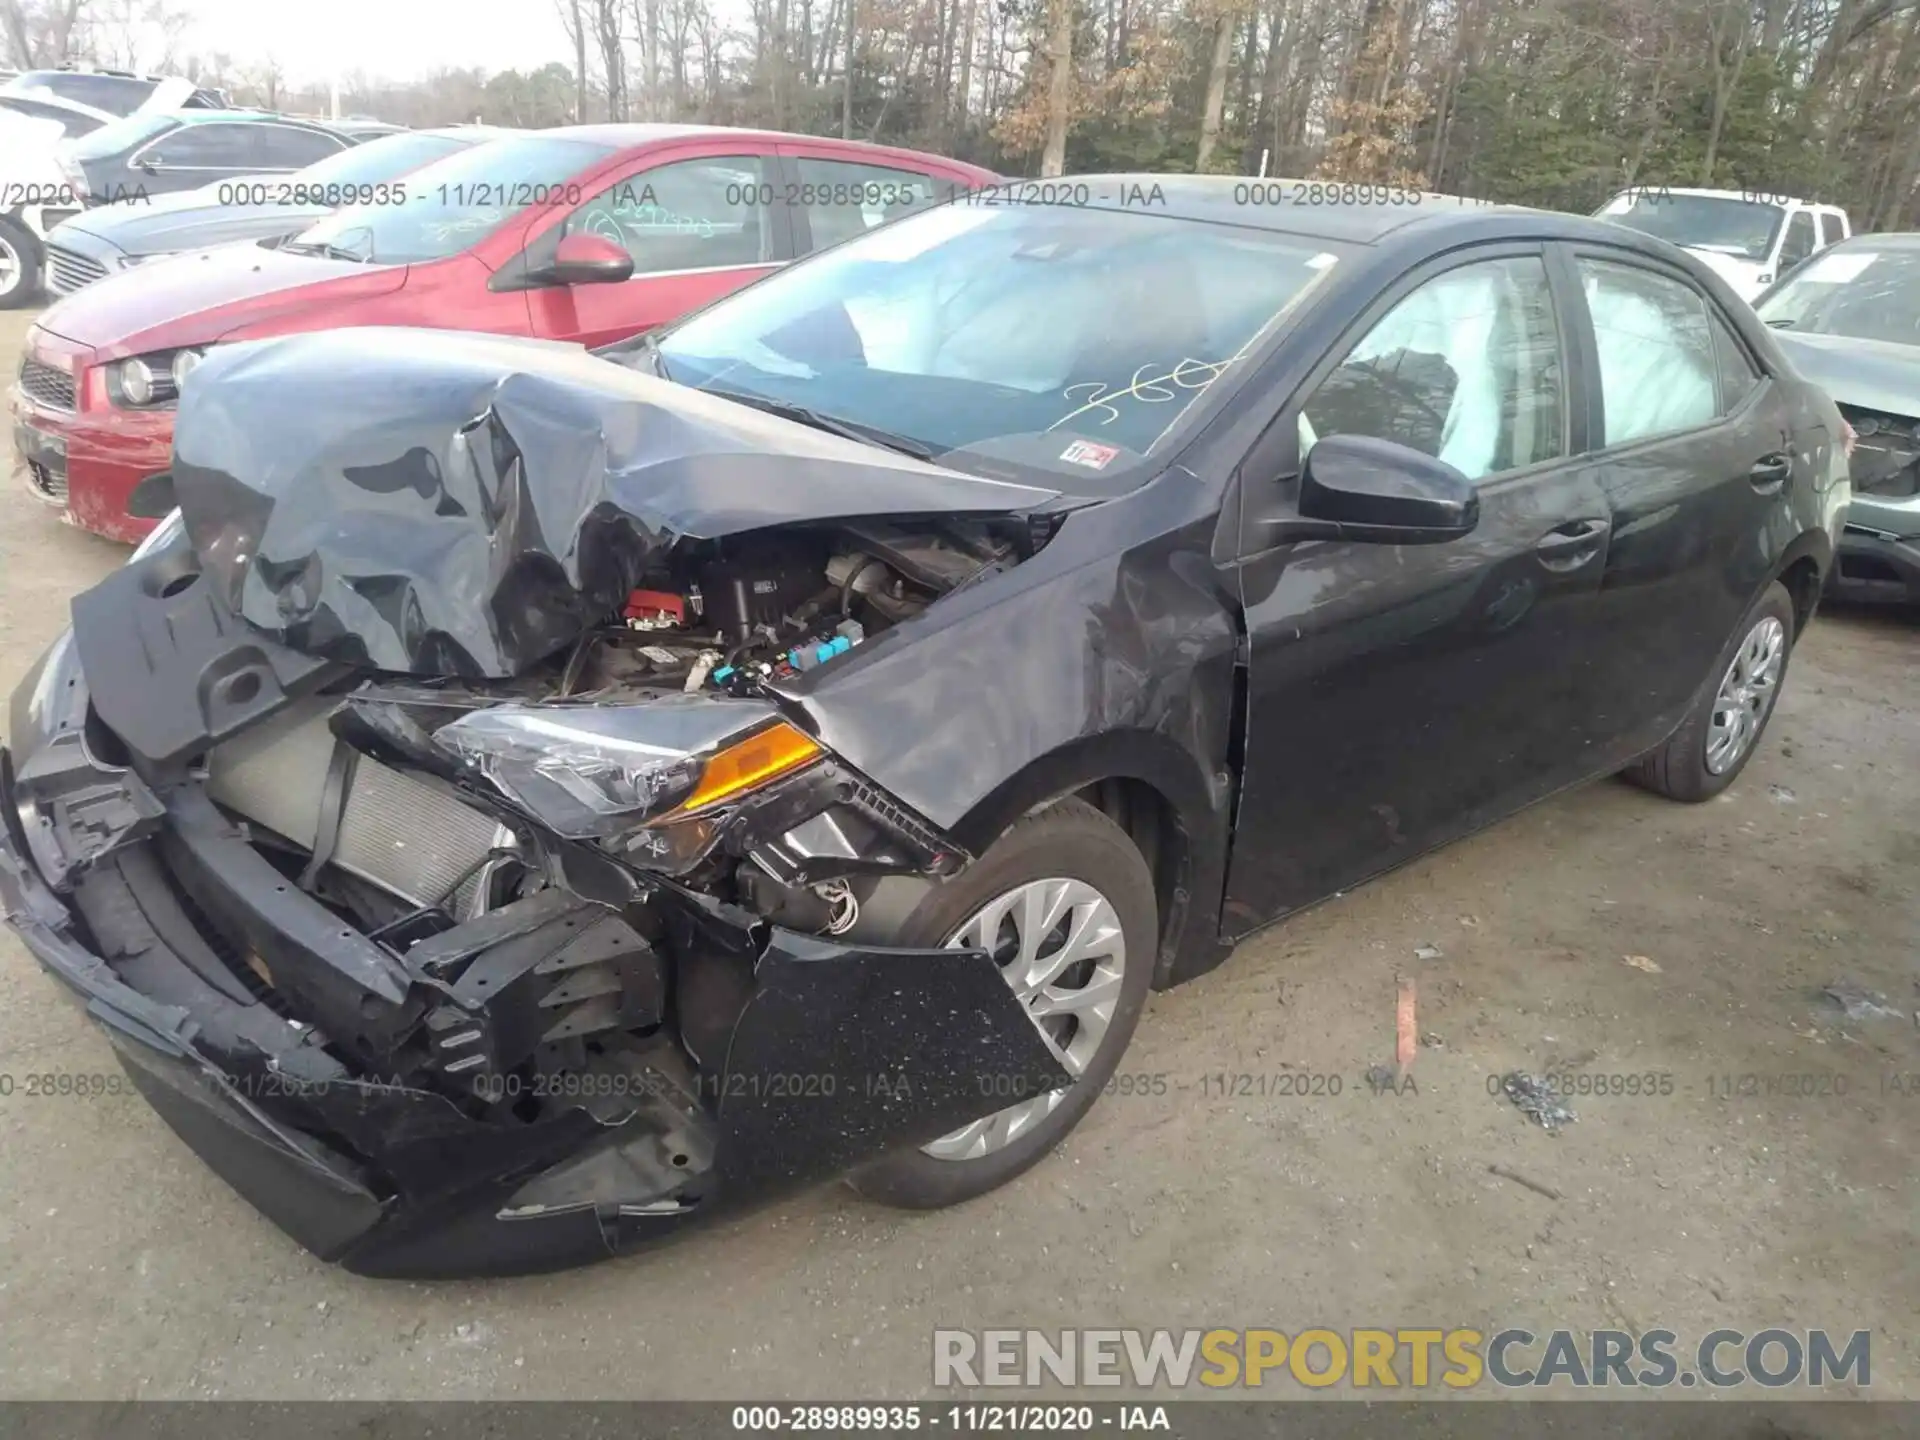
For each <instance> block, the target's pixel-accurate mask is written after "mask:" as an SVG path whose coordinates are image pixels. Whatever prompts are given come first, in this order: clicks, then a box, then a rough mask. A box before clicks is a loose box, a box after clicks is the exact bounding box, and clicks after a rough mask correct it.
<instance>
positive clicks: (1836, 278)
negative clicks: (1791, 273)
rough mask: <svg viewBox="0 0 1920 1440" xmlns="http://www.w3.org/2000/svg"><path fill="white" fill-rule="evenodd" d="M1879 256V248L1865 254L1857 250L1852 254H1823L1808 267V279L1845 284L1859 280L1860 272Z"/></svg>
mask: <svg viewBox="0 0 1920 1440" xmlns="http://www.w3.org/2000/svg"><path fill="white" fill-rule="evenodd" d="M1879 258H1880V254H1879V252H1878V251H1877V250H1869V251H1867V252H1866V253H1865V254H1864V255H1863V254H1861V253H1860V252H1859V251H1857V250H1856V251H1854V252H1853V253H1852V254H1851V255H1822V256H1821V257H1820V258H1819V259H1818V260H1816V261H1814V262H1813V264H1812V265H1811V266H1809V267H1808V269H1807V279H1809V280H1817V281H1819V282H1820V283H1821V284H1822V285H1845V284H1846V283H1847V282H1848V281H1850V280H1858V279H1859V278H1860V272H1861V271H1863V270H1865V269H1866V268H1867V267H1868V266H1869V265H1871V264H1873V262H1874V261H1876V260H1878V259H1879Z"/></svg>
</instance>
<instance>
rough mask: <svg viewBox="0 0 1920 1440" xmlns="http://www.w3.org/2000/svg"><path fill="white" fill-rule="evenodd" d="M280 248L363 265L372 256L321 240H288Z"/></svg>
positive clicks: (292, 252) (296, 253) (299, 253)
mask: <svg viewBox="0 0 1920 1440" xmlns="http://www.w3.org/2000/svg"><path fill="white" fill-rule="evenodd" d="M280 248H281V249H282V250H284V251H286V252H288V253H290V254H293V255H324V256H325V257H326V258H327V259H329V260H346V261H350V262H351V263H353V264H355V265H364V264H366V263H367V262H368V261H369V260H371V259H372V258H373V257H372V256H371V255H362V254H361V253H360V252H359V251H357V250H349V249H347V248H346V247H345V246H343V245H329V244H327V243H326V242H325V241H321V240H310V241H307V242H305V243H302V242H300V241H297V240H289V241H288V242H287V243H286V244H284V245H282V246H281V247H280Z"/></svg>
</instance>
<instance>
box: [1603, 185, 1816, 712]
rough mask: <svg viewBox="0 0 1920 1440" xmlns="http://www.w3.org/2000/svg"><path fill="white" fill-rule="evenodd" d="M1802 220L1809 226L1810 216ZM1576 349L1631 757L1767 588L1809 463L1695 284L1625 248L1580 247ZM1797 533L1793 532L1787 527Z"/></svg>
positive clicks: (1741, 348) (1736, 339) (1614, 694)
mask: <svg viewBox="0 0 1920 1440" xmlns="http://www.w3.org/2000/svg"><path fill="white" fill-rule="evenodd" d="M1795 218H1796V219H1807V220H1808V224H1809V225H1811V223H1812V222H1811V220H1810V219H1808V217H1807V216H1806V214H1805V212H1801V213H1800V214H1799V215H1798V216H1796V217H1795ZM1570 262H1571V264H1572V265H1573V267H1574V269H1575V272H1576V273H1577V275H1578V277H1579V281H1580V289H1581V294H1582V298H1583V302H1584V303H1583V304H1582V305H1581V306H1580V307H1579V308H1578V310H1577V311H1576V314H1575V321H1576V324H1575V336H1574V339H1575V343H1576V345H1577V346H1578V347H1579V348H1580V349H1582V350H1583V351H1585V352H1586V353H1587V354H1588V356H1589V362H1588V363H1589V364H1590V365H1591V367H1592V369H1593V371H1594V373H1595V374H1596V375H1597V376H1598V380H1599V384H1598V387H1597V394H1596V396H1595V400H1596V402H1597V405H1598V407H1599V408H1598V411H1597V413H1596V414H1595V415H1594V416H1593V417H1592V424H1591V431H1592V435H1593V451H1592V453H1591V455H1590V456H1589V457H1588V460H1587V463H1588V464H1589V465H1591V467H1592V468H1593V472H1594V474H1595V476H1596V478H1597V479H1598V480H1599V482H1600V484H1601V485H1602V486H1603V487H1604V488H1605V490H1606V494H1607V501H1608V506H1609V509H1610V512H1611V515H1612V520H1613V542H1612V544H1611V545H1610V546H1609V547H1608V550H1607V556H1606V577H1605V583H1604V585H1603V600H1604V605H1603V608H1604V612H1605V618H1606V623H1607V625H1608V627H1609V629H1610V630H1612V631H1613V633H1614V634H1615V636H1616V637H1617V640H1618V641H1619V643H1618V644H1616V645H1615V646H1612V647H1610V648H1608V649H1607V650H1605V651H1602V652H1600V655H1599V658H1600V659H1601V660H1602V661H1603V663H1604V664H1605V665H1606V667H1607V670H1608V672H1609V674H1610V676H1611V679H1610V681H1609V683H1608V685H1607V692H1608V701H1607V703H1609V704H1610V705H1613V706H1617V707H1619V708H1620V711H1621V714H1622V717H1623V719H1625V720H1627V721H1630V723H1631V727H1632V734H1631V735H1630V736H1629V737H1628V739H1627V740H1626V742H1625V746H1626V748H1627V749H1630V750H1631V749H1634V748H1635V747H1636V746H1637V748H1638V749H1640V750H1645V749H1648V748H1651V747H1652V746H1653V745H1655V744H1658V743H1659V742H1660V741H1662V740H1664V739H1665V738H1666V736H1667V735H1668V734H1670V733H1671V732H1672V730H1673V727H1674V726H1675V725H1677V724H1678V723H1679V721H1680V719H1681V717H1682V715H1683V714H1684V713H1685V711H1686V709H1687V707H1688V705H1689V704H1690V703H1691V701H1692V699H1693V697H1694V695H1695V694H1696V693H1697V691H1698V689H1699V687H1700V686H1701V684H1702V683H1704V681H1705V680H1706V678H1707V671H1708V669H1709V668H1710V667H1711V666H1712V664H1713V661H1714V659H1715V657H1716V656H1717V655H1718V654H1719V652H1720V649H1721V647H1722V646H1723V645H1724V644H1725V643H1726V641H1727V637H1728V636H1729V635H1731V634H1732V632H1733V627H1734V625H1735V624H1736V623H1737V622H1738V620H1739V619H1740V617H1741V615H1742V614H1743V613H1744V612H1745V610H1746V608H1747V606H1748V605H1749V604H1750V603H1752V600H1753V597H1754V596H1755V595H1756V594H1758V593H1759V588H1760V586H1761V585H1762V584H1763V583H1764V581H1765V579H1766V577H1767V575H1768V573H1769V567H1770V563H1771V561H1770V557H1771V555H1772V554H1773V552H1774V549H1775V548H1776V546H1775V544H1774V543H1770V542H1769V538H1768V537H1769V535H1770V534H1771V533H1772V532H1773V529H1774V527H1776V526H1779V525H1786V526H1789V527H1791V525H1792V520H1791V515H1790V509H1791V505H1792V500H1793V494H1794V491H1795V489H1796V488H1797V487H1801V486H1806V485H1810V484H1812V483H1813V479H1814V474H1813V466H1814V463H1815V461H1814V458H1813V457H1812V456H1811V455H1810V454H1805V453H1800V452H1799V450H1797V449H1796V447H1795V446H1794V445H1793V444H1792V443H1791V427H1792V418H1791V401H1790V397H1789V396H1788V395H1787V393H1786V391H1785V389H1784V388H1783V387H1782V386H1781V385H1780V384H1778V383H1777V382H1775V381H1774V380H1772V379H1771V378H1769V377H1768V376H1767V374H1766V371H1765V368H1764V366H1763V365H1762V364H1761V363H1760V361H1759V360H1758V359H1757V357H1756V356H1755V355H1754V353H1753V351H1752V349H1751V347H1749V346H1748V345H1747V344H1746V342H1745V341H1744V340H1742V339H1741V338H1740V328H1739V326H1738V325H1736V324H1735V323H1734V322H1733V320H1732V318H1731V317H1730V316H1729V314H1728V313H1727V312H1726V311H1724V310H1722V309H1721V307H1720V306H1719V304H1718V302H1716V301H1715V300H1714V299H1713V298H1712V297H1711V296H1710V295H1709V294H1708V293H1707V291H1706V290H1705V288H1704V287H1703V286H1701V285H1699V284H1698V283H1697V282H1696V281H1695V280H1694V279H1693V277H1691V276H1689V275H1687V274H1686V273H1684V272H1683V271H1682V270H1680V269H1679V268H1678V267H1668V266H1666V265H1665V264H1663V263H1662V262H1660V261H1657V260H1653V259H1650V258H1647V257H1645V256H1642V255H1640V254H1638V253H1637V252H1631V251H1626V250H1614V249H1611V248H1608V247H1603V246H1586V245H1582V246H1577V247H1573V248H1572V249H1571V251H1570ZM1786 533H1788V534H1789V535H1790V534H1792V533H1793V531H1792V530H1791V528H1789V529H1788V530H1787V532H1786Z"/></svg>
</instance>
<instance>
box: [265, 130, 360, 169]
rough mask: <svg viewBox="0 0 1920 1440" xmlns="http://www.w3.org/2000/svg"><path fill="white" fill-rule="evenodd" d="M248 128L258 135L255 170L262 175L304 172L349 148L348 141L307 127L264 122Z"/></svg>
mask: <svg viewBox="0 0 1920 1440" xmlns="http://www.w3.org/2000/svg"><path fill="white" fill-rule="evenodd" d="M247 128H248V129H250V130H252V131H253V132H254V133H253V154H254V159H255V162H256V164H255V169H256V170H257V171H258V172H259V173H260V174H270V173H277V172H281V171H289V170H304V169H306V168H307V166H309V165H314V164H318V163H319V162H320V161H322V160H324V159H326V158H327V157H328V156H329V155H338V154H339V153H340V152H341V151H342V150H344V149H346V148H347V142H346V141H345V140H343V139H341V138H340V137H339V136H337V135H329V134H328V133H327V132H326V131H324V130H309V129H307V128H306V127H305V126H304V125H274V124H271V123H262V124H259V125H251V126H248V127H247Z"/></svg>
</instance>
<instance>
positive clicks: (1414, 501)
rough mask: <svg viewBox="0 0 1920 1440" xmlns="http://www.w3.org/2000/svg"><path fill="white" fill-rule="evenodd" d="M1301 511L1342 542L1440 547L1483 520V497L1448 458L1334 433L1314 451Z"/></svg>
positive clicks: (1304, 472) (1305, 471)
mask: <svg viewBox="0 0 1920 1440" xmlns="http://www.w3.org/2000/svg"><path fill="white" fill-rule="evenodd" d="M1299 511H1300V518H1301V519H1302V520H1306V521H1318V522H1320V523H1322V524H1325V525H1331V526H1334V527H1336V529H1337V533H1338V537H1339V538H1340V539H1343V540H1371V541H1377V542H1382V543H1386V544H1391V545H1434V544H1439V543H1442V542H1444V541H1447V540H1457V539H1459V538H1460V537H1461V536H1462V535H1466V534H1468V533H1470V532H1471V531H1472V530H1473V527H1474V526H1475V525H1477V524H1479V523H1480V497H1479V496H1478V495H1477V494H1476V493H1475V492H1474V488H1473V482H1472V481H1471V480H1469V479H1467V477H1466V476H1465V475H1463V474H1461V473H1460V471H1458V470H1456V469H1455V468H1454V467H1453V466H1451V465H1449V464H1447V462H1446V461H1444V460H1439V459H1435V458H1434V457H1433V456H1431V455H1428V454H1425V453H1423V452H1421V451H1419V450H1415V449H1412V448H1411V447H1409V446H1406V445H1401V444H1398V443H1396V442H1394V441H1392V440H1377V439H1375V438H1374V437H1372V436H1371V435H1329V436H1327V437H1326V438H1324V439H1322V440H1320V441H1319V442H1318V443H1317V444H1315V445H1314V447H1313V448H1312V449H1311V450H1309V451H1308V452H1307V459H1306V464H1305V465H1304V466H1303V467H1302V469H1301V472H1300V503H1299Z"/></svg>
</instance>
